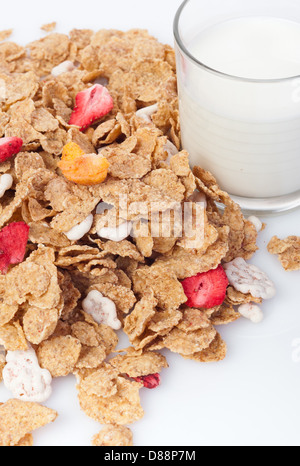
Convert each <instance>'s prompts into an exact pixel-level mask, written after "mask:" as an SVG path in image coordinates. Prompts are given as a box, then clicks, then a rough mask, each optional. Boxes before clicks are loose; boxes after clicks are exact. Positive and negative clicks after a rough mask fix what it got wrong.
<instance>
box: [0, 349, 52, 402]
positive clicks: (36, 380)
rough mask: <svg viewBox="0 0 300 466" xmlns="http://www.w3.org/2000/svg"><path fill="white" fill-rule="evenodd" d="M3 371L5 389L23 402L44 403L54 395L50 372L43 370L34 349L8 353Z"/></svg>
mask: <svg viewBox="0 0 300 466" xmlns="http://www.w3.org/2000/svg"><path fill="white" fill-rule="evenodd" d="M6 362H7V364H6V366H5V368H4V370H3V380H4V385H5V387H6V388H7V389H8V390H9V391H11V393H12V394H13V395H14V397H15V398H17V399H19V400H22V401H32V402H35V403H44V402H45V401H47V400H48V398H50V396H51V393H52V388H51V382H52V377H51V374H50V372H48V371H47V370H45V369H41V368H40V366H39V363H38V359H37V357H36V354H35V351H34V350H33V349H28V350H27V351H8V352H7V355H6Z"/></svg>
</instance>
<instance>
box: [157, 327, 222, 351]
mask: <svg viewBox="0 0 300 466" xmlns="http://www.w3.org/2000/svg"><path fill="white" fill-rule="evenodd" d="M216 334H217V332H216V330H215V329H214V327H213V326H210V327H208V328H204V329H200V330H196V331H194V332H189V333H185V332H183V331H182V330H179V329H178V328H174V329H173V330H172V331H171V332H170V333H169V335H167V336H166V337H165V338H164V339H163V343H164V346H165V347H166V348H168V349H169V350H170V351H172V352H173V353H179V354H183V355H189V354H194V353H198V352H200V351H202V350H204V349H206V348H208V347H209V345H210V344H211V342H212V341H213V340H214V339H215V337H216Z"/></svg>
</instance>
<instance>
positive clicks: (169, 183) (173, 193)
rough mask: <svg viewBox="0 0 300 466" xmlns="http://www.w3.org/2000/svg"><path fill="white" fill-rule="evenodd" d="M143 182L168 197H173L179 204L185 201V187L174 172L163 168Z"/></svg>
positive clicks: (152, 173) (154, 171)
mask: <svg viewBox="0 0 300 466" xmlns="http://www.w3.org/2000/svg"><path fill="white" fill-rule="evenodd" d="M143 181H144V183H146V184H147V185H149V186H152V187H154V188H157V189H160V190H161V191H163V192H165V194H166V195H168V196H170V197H172V198H173V199H175V200H176V201H177V202H181V201H183V199H184V194H185V187H184V186H183V184H181V182H180V181H179V179H178V177H177V176H176V175H175V173H174V172H173V171H172V170H167V169H163V168H160V169H158V170H153V171H152V172H151V173H150V174H149V175H147V176H146V177H145V178H144V180H143Z"/></svg>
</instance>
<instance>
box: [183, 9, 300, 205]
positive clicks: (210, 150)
mask: <svg viewBox="0 0 300 466" xmlns="http://www.w3.org/2000/svg"><path fill="white" fill-rule="evenodd" d="M238 18H251V19H253V18H263V19H266V18H271V19H272V21H273V20H274V21H275V23H274V24H275V27H276V21H277V20H278V21H279V20H280V21H281V20H288V21H292V22H293V24H294V26H295V27H296V28H297V27H298V24H295V22H296V23H299V32H300V2H299V1H298V0H186V1H184V2H183V4H182V5H181V7H180V8H179V10H178V12H177V15H176V18H175V22H174V34H175V43H176V45H175V47H176V57H177V73H178V86H179V101H180V119H181V131H182V143H183V147H184V149H186V150H187V151H188V152H189V153H190V156H191V163H192V165H200V166H202V167H203V168H204V169H207V170H209V171H211V172H212V173H213V175H214V176H215V177H216V178H217V180H218V182H219V183H220V185H221V187H222V188H223V189H224V190H226V191H227V192H229V193H230V195H232V197H233V198H234V199H235V200H236V201H237V202H238V203H239V204H240V205H241V207H242V208H243V209H244V210H246V211H252V212H258V213H276V212H283V211H288V210H291V209H294V208H296V207H299V206H300V58H299V72H298V73H297V74H296V75H291V76H289V75H288V76H284V77H283V78H281V77H280V78H277V77H275V78H273V77H271V78H270V77H268V78H267V79H261V78H258V79H257V78H256V77H255V75H254V76H251V77H250V78H249V77H247V76H246V77H245V76H244V77H237V76H234V75H232V74H226V73H225V72H222V71H220V70H218V69H214V68H213V67H212V66H210V65H209V64H207V63H205V62H203V63H202V62H201V61H200V60H199V59H197V58H196V57H195V56H194V55H196V54H195V53H194V52H193V47H194V45H193V44H195V41H196V39H197V37H201V36H199V34H200V33H202V32H203V31H206V30H208V28H212V27H214V26H215V25H217V24H218V23H222V22H225V21H228V20H235V19H238ZM274 24H273V25H272V27H273V26H274ZM294 26H293V27H294ZM291 27H292V25H291ZM288 28H289V24H288V25H287V35H286V37H287V38H288V37H290V34H289V32H290V31H289V30H288ZM291 37H292V38H293V37H294V36H291ZM299 38H300V36H299ZM199 40H201V39H199ZM287 40H288V39H287ZM291 40H293V39H291ZM282 45H284V46H285V47H283V49H284V50H286V44H281V43H279V44H276V47H277V49H278V51H279V52H278V53H280V50H281V48H282V47H281V46H282ZM292 45H295V44H292ZM238 46H239V38H238V36H237V37H236V47H238ZM249 46H251V40H249ZM263 46H264V44H262V47H263ZM288 50H289V48H288ZM299 50H300V40H299ZM284 53H286V52H284ZM291 53H293V52H292V51H291ZM299 55H300V54H299ZM253 73H254V71H253ZM270 73H271V71H270Z"/></svg>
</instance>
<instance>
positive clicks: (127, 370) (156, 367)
mask: <svg viewBox="0 0 300 466" xmlns="http://www.w3.org/2000/svg"><path fill="white" fill-rule="evenodd" d="M109 363H110V364H111V365H112V366H114V367H115V368H116V369H118V371H119V373H120V374H127V375H128V376H129V377H132V378H134V377H144V376H147V375H149V374H155V373H158V372H161V371H162V369H163V368H167V367H169V366H168V363H167V360H166V358H165V357H164V356H163V355H162V354H159V353H154V352H150V351H145V352H144V353H143V354H140V353H139V352H134V351H132V352H130V353H128V354H126V355H119V356H116V357H115V358H113V359H111V360H110V361H109Z"/></svg>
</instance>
